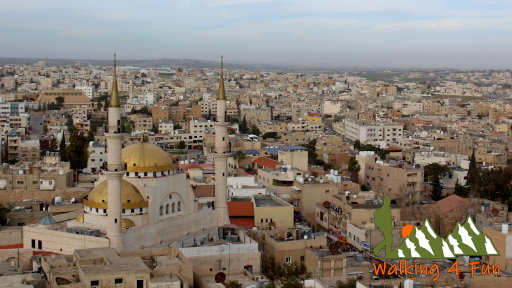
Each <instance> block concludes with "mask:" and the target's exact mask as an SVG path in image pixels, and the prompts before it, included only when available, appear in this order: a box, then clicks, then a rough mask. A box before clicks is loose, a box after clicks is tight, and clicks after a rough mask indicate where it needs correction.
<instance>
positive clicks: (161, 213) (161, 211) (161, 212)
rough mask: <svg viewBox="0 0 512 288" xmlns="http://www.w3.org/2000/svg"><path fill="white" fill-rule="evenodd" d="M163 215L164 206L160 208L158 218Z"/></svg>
mask: <svg viewBox="0 0 512 288" xmlns="http://www.w3.org/2000/svg"><path fill="white" fill-rule="evenodd" d="M162 215H164V206H160V216H162Z"/></svg>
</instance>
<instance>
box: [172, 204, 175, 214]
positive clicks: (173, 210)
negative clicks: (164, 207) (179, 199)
mask: <svg viewBox="0 0 512 288" xmlns="http://www.w3.org/2000/svg"><path fill="white" fill-rule="evenodd" d="M174 212H175V209H174V203H172V213H174Z"/></svg>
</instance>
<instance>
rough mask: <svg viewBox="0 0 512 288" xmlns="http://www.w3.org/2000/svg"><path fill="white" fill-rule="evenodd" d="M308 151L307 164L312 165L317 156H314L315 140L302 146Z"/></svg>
mask: <svg viewBox="0 0 512 288" xmlns="http://www.w3.org/2000/svg"><path fill="white" fill-rule="evenodd" d="M301 146H304V147H305V148H306V149H307V150H308V162H309V163H310V164H314V162H315V160H316V158H317V157H318V155H317V154H316V139H313V140H311V141H309V142H308V143H307V144H302V145H301Z"/></svg>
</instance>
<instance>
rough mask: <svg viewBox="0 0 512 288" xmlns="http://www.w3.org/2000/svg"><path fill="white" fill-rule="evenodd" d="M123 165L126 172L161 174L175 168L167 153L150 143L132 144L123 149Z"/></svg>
mask: <svg viewBox="0 0 512 288" xmlns="http://www.w3.org/2000/svg"><path fill="white" fill-rule="evenodd" d="M123 163H125V165H126V170H128V172H162V171H168V170H174V169H176V168H177V165H176V164H173V162H172V158H171V155H169V153H167V152H165V151H164V150H162V149H161V148H159V147H158V146H156V145H155V144H151V143H139V144H132V145H130V146H127V147H125V148H123Z"/></svg>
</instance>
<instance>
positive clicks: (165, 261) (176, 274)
mask: <svg viewBox="0 0 512 288" xmlns="http://www.w3.org/2000/svg"><path fill="white" fill-rule="evenodd" d="M41 262H42V263H41V264H42V265H41V266H42V269H43V272H44V274H45V276H46V279H47V287H50V288H59V287H105V288H108V287H136V288H149V287H167V288H179V287H184V288H187V287H193V286H194V279H193V267H192V265H191V264H190V262H189V261H188V259H187V258H186V257H185V256H184V255H183V254H182V253H181V252H180V251H179V250H178V249H177V248H160V249H144V250H133V251H124V252H116V251H115V250H114V249H111V248H94V249H80V250H75V252H74V253H73V255H66V256H64V255H59V256H52V257H50V256H47V257H44V258H43V260H42V261H41Z"/></svg>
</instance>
